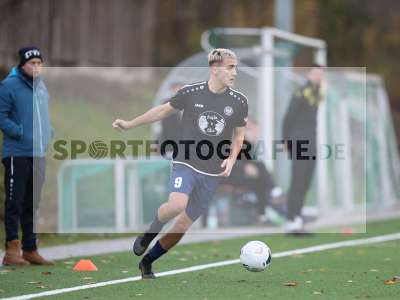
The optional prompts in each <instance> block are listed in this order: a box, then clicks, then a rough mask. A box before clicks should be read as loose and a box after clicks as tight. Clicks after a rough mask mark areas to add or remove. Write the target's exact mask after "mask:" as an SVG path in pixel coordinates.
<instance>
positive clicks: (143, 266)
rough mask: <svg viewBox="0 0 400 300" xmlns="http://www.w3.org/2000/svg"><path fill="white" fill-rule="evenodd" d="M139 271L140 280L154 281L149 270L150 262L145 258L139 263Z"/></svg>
mask: <svg viewBox="0 0 400 300" xmlns="http://www.w3.org/2000/svg"><path fill="white" fill-rule="evenodd" d="M139 270H140V272H142V279H155V278H156V276H155V275H154V273H153V271H152V270H151V262H149V261H148V260H147V259H146V256H145V257H144V258H143V259H142V260H141V261H140V263H139Z"/></svg>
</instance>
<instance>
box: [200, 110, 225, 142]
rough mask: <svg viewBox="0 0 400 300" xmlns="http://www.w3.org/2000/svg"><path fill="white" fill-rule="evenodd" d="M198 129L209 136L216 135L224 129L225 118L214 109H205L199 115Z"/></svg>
mask: <svg viewBox="0 0 400 300" xmlns="http://www.w3.org/2000/svg"><path fill="white" fill-rule="evenodd" d="M197 123H198V125H199V128H200V130H201V131H202V132H203V133H204V134H206V135H209V136H218V135H220V134H221V133H222V132H223V131H224V129H225V119H224V117H223V116H221V115H220V114H219V113H217V112H215V111H206V112H203V113H202V114H201V115H200V116H199V120H198V122H197Z"/></svg>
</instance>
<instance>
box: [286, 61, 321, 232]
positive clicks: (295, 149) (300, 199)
mask: <svg viewBox="0 0 400 300" xmlns="http://www.w3.org/2000/svg"><path fill="white" fill-rule="evenodd" d="M323 78H324V70H323V68H322V67H321V66H319V65H314V66H313V67H312V68H311V69H310V70H309V72H308V74H307V82H306V84H305V85H304V86H302V87H300V88H299V89H297V90H296V91H295V92H294V94H293V96H292V99H291V102H290V104H289V108H288V110H287V112H286V115H285V118H284V123H283V138H284V140H285V143H286V148H287V150H288V152H289V157H290V159H291V160H292V168H291V169H292V175H291V182H290V188H289V192H288V196H287V197H288V198H287V205H288V207H287V222H286V225H285V227H286V231H287V232H288V233H297V232H302V231H303V230H304V224H303V219H302V216H301V210H302V208H303V205H304V198H305V196H306V193H307V190H308V188H309V187H310V184H311V181H312V178H313V172H314V169H315V165H316V159H317V115H318V107H319V104H320V103H321V100H322V95H321V82H322V80H323Z"/></svg>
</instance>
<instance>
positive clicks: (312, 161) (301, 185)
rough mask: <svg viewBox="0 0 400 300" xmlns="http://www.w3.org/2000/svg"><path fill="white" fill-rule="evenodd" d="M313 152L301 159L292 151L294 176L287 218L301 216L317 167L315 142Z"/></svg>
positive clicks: (288, 199) (312, 147) (290, 189)
mask: <svg viewBox="0 0 400 300" xmlns="http://www.w3.org/2000/svg"><path fill="white" fill-rule="evenodd" d="M311 145H312V146H311V149H310V150H311V151H309V152H308V154H307V155H305V157H306V158H304V157H303V158H301V159H300V158H299V157H298V156H297V155H296V153H295V150H294V149H290V151H291V157H292V168H291V169H292V175H291V180H290V188H289V192H288V198H287V218H288V219H289V220H294V218H295V217H296V216H301V210H302V208H303V205H304V200H305V196H306V194H307V191H308V189H309V187H310V185H311V182H312V178H313V174H314V169H315V166H316V159H317V151H316V145H315V142H314V141H312V142H311Z"/></svg>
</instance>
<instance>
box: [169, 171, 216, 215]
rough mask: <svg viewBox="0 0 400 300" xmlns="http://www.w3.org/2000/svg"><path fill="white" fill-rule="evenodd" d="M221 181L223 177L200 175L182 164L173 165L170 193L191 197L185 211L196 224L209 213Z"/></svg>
mask: <svg viewBox="0 0 400 300" xmlns="http://www.w3.org/2000/svg"><path fill="white" fill-rule="evenodd" d="M220 179H221V177H217V176H210V175H205V174H201V173H198V172H196V171H195V170H193V169H192V168H190V167H188V166H185V165H182V164H173V166H172V174H171V181H170V184H169V191H170V193H172V192H178V193H184V194H186V195H188V196H189V202H188V204H187V206H186V210H185V211H186V214H187V215H188V217H189V218H190V219H191V220H192V221H193V222H194V221H196V220H197V219H198V218H199V217H200V216H201V215H202V214H204V213H205V212H207V209H208V205H209V204H210V201H211V200H212V198H213V196H214V192H215V190H216V189H217V187H218V184H219V182H220Z"/></svg>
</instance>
